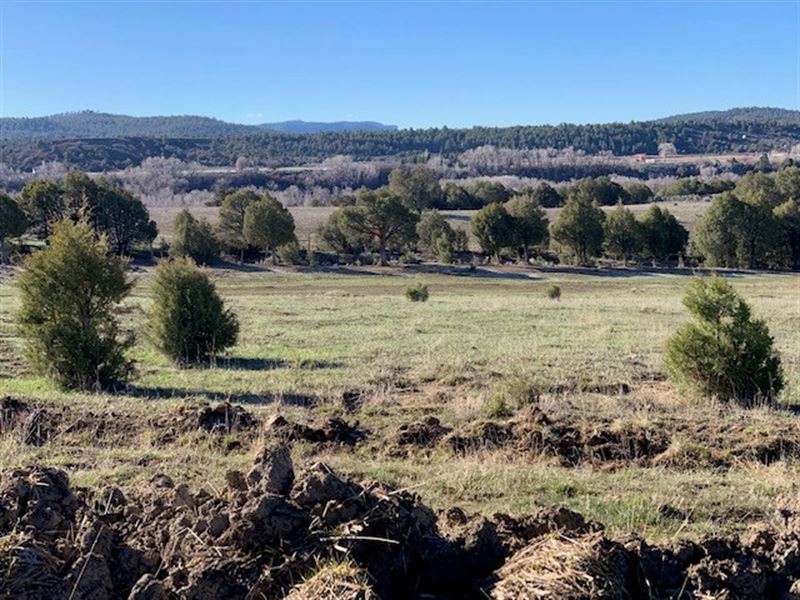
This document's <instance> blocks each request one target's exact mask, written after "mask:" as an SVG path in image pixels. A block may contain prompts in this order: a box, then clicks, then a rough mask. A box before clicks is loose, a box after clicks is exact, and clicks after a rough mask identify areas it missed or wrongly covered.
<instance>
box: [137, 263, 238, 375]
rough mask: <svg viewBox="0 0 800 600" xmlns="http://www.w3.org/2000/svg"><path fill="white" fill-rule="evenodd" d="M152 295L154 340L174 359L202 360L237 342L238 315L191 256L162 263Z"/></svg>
mask: <svg viewBox="0 0 800 600" xmlns="http://www.w3.org/2000/svg"><path fill="white" fill-rule="evenodd" d="M151 295H152V298H153V308H152V313H151V315H150V318H151V323H152V337H153V342H154V344H155V346H156V347H157V348H158V349H159V350H160V351H161V352H163V353H164V354H165V355H166V356H168V357H169V358H170V359H172V360H173V361H175V363H177V364H179V365H187V364H193V363H201V362H204V361H206V360H208V359H209V358H211V357H213V356H214V355H216V354H217V353H220V352H223V351H224V350H226V349H227V348H229V347H230V346H233V345H234V344H235V343H236V338H237V336H238V334H239V321H238V320H237V318H236V315H235V314H234V313H233V312H232V311H231V310H230V309H226V308H225V306H224V304H223V301H222V298H220V296H219V294H217V290H216V288H215V286H214V283H213V282H212V281H211V280H210V279H209V277H208V275H206V274H205V273H204V272H203V271H201V270H200V269H199V268H198V267H197V265H196V264H195V263H194V262H193V261H192V260H191V259H188V258H178V259H171V260H168V261H165V262H161V263H159V265H158V267H156V270H155V276H154V278H153V286H152V290H151Z"/></svg>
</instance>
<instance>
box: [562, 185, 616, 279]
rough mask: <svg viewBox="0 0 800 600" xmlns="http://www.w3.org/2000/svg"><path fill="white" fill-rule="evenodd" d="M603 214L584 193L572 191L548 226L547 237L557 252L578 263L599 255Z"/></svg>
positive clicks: (601, 244)
mask: <svg viewBox="0 0 800 600" xmlns="http://www.w3.org/2000/svg"><path fill="white" fill-rule="evenodd" d="M604 219H605V214H604V213H603V211H602V210H600V208H598V206H597V204H596V203H595V202H593V201H592V198H591V196H590V195H588V193H585V192H582V191H580V189H579V190H573V191H571V192H570V194H569V196H568V197H567V202H566V203H565V204H564V208H562V209H561V212H560V213H559V215H558V219H556V221H555V222H554V223H552V224H551V225H550V239H551V240H552V241H553V242H554V243H555V246H556V249H557V250H558V251H559V253H560V254H561V255H562V256H564V257H566V258H569V259H571V260H573V261H574V262H577V263H579V264H584V263H586V262H587V261H588V260H589V258H590V257H592V256H597V255H599V254H600V250H601V248H602V246H603V221H604Z"/></svg>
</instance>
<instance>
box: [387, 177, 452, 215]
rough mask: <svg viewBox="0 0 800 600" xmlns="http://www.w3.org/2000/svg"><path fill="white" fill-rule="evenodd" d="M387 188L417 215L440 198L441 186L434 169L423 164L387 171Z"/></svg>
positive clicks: (437, 202) (436, 202) (438, 201)
mask: <svg viewBox="0 0 800 600" xmlns="http://www.w3.org/2000/svg"><path fill="white" fill-rule="evenodd" d="M389 190H391V192H392V193H393V194H395V195H396V196H397V197H398V198H399V199H400V202H402V203H403V205H404V206H405V207H406V208H407V209H408V210H410V211H411V212H413V213H416V214H417V215H418V216H421V215H422V213H423V211H425V210H426V209H428V208H431V207H433V206H436V205H437V204H439V203H440V202H441V200H442V188H441V187H440V186H439V177H438V176H437V175H436V171H434V170H433V169H431V168H430V167H426V166H424V165H417V166H415V167H412V168H410V169H408V168H402V169H394V170H393V171H392V172H391V173H389Z"/></svg>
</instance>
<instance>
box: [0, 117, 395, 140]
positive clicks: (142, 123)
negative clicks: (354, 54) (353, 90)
mask: <svg viewBox="0 0 800 600" xmlns="http://www.w3.org/2000/svg"><path fill="white" fill-rule="evenodd" d="M396 129H397V126H396V125H384V124H383V123H378V122H375V121H337V122H333V123H323V122H306V121H282V122H278V123H264V124H261V125H241V124H238V123H228V122H226V121H221V120H219V119H214V118H212V117H200V116H195V115H176V116H160V117H131V116H129V115H115V114H110V113H101V112H94V111H91V110H86V111H81V112H72V113H61V114H58V115H50V116H47V117H30V118H26V117H7V118H3V119H0V139H5V140H13V139H93V138H124V137H146V138H150V137H167V138H211V137H218V136H226V135H248V134H258V133H262V132H264V131H277V132H281V133H320V132H339V131H394V130H396Z"/></svg>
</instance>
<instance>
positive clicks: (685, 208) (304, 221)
mask: <svg viewBox="0 0 800 600" xmlns="http://www.w3.org/2000/svg"><path fill="white" fill-rule="evenodd" d="M655 204H657V205H658V206H661V207H662V208H667V209H668V210H669V211H670V212H671V213H673V214H674V215H675V217H676V218H677V219H678V220H679V221H680V222H681V223H683V224H684V225H685V226H686V227H687V228H688V229H689V230H690V231H691V229H692V227H694V224H695V222H696V221H697V218H698V217H699V216H700V215H701V214H702V212H703V211H704V210H705V209H706V207H708V203H707V202H656V203H655ZM649 206H650V204H637V205H632V206H630V207H629V208H630V209H631V210H632V211H633V213H634V214H635V215H637V216H640V215H641V214H642V213H643V212H644V211H645V210H647V208H648V207H649ZM187 208H188V209H189V211H190V212H191V213H192V214H193V215H195V216H196V217H203V218H205V219H208V220H209V221H211V222H212V223H215V222H216V221H217V217H218V214H219V208H217V207H213V206H190V207H187ZM612 209H613V207H608V206H607V207H604V210H606V211H609V210H612ZM149 210H150V215H151V216H152V218H153V219H154V220H155V221H156V223H157V224H158V231H159V233H160V234H161V235H162V236H164V238H166V239H167V240H169V239H170V238H171V237H172V231H173V227H172V225H173V221H174V220H175V215H176V214H177V213H178V212H179V211H180V210H181V208H180V207H174V206H173V207H152V208H150V209H149ZM289 210H290V211H291V213H292V215H293V216H294V220H295V227H296V233H297V238H298V239H299V240H300V242H301V243H305V242H307V241H308V239H309V236H313V234H314V231H315V230H316V229H317V227H319V226H320V225H321V224H322V223H324V222H325V220H326V219H327V218H328V216H329V215H330V214H331V213H332V212H333V211H334V210H335V208H334V207H330V206H319V207H305V206H303V207H293V208H290V209H289ZM560 210H561V209H560V208H548V209H546V211H545V212H546V213H547V218H548V219H550V221H551V222H552V221H553V220H555V219H556V218H557V217H558V213H559V212H560ZM443 213H444V214H445V215H446V216H447V217H448V220H449V221H450V223H451V224H452V225H453V226H455V227H460V228H463V229H466V230H467V231H469V219H470V217H471V216H472V215H473V214H475V211H473V210H451V211H443ZM470 245H471V248H472V249H474V250H477V249H478V246H477V244H476V242H475V240H474V239H471V240H470Z"/></svg>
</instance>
